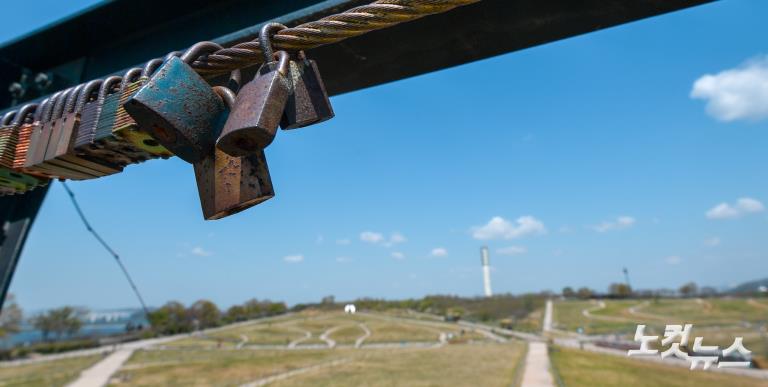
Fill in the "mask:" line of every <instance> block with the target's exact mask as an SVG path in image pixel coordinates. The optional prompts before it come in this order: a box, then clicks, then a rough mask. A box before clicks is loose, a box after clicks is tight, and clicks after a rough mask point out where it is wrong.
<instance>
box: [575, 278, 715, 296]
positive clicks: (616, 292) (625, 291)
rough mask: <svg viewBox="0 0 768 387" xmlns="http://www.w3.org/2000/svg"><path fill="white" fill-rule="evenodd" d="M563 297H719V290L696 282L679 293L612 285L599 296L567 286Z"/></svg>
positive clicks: (681, 288) (591, 291)
mask: <svg viewBox="0 0 768 387" xmlns="http://www.w3.org/2000/svg"><path fill="white" fill-rule="evenodd" d="M561 294H562V296H563V297H565V298H579V299H589V298H592V297H596V296H600V297H611V298H628V297H645V298H654V297H656V298H658V297H667V296H681V297H713V296H717V295H718V291H717V289H715V288H713V287H709V286H704V287H701V288H699V286H698V285H696V283H695V282H687V283H685V284H683V285H682V286H680V288H678V289H677V291H674V290H669V289H659V290H639V291H636V290H633V289H632V288H631V287H630V286H629V285H627V284H625V283H612V284H610V285H609V286H608V292H607V293H604V294H598V293H597V292H595V291H593V290H592V289H589V288H587V287H581V288H579V289H578V290H574V289H573V288H572V287H570V286H566V287H564V288H563V290H562V293H561Z"/></svg>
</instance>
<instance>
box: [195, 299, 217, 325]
mask: <svg viewBox="0 0 768 387" xmlns="http://www.w3.org/2000/svg"><path fill="white" fill-rule="evenodd" d="M189 315H190V316H191V317H192V318H193V319H195V320H197V322H198V324H199V327H200V328H210V327H215V326H218V325H219V322H220V320H221V312H220V311H219V308H218V307H217V306H216V304H214V303H213V302H211V301H208V300H199V301H197V302H195V303H194V304H192V306H190V307H189Z"/></svg>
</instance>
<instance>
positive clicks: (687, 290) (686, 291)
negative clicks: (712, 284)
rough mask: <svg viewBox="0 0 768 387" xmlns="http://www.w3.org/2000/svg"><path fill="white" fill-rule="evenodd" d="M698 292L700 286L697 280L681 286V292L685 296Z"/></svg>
mask: <svg viewBox="0 0 768 387" xmlns="http://www.w3.org/2000/svg"><path fill="white" fill-rule="evenodd" d="M698 292H699V287H698V286H696V283H695V282H688V283H686V284H684V285H683V286H681V287H680V294H682V295H683V297H691V296H694V295H696V293H698Z"/></svg>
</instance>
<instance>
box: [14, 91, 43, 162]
mask: <svg viewBox="0 0 768 387" xmlns="http://www.w3.org/2000/svg"><path fill="white" fill-rule="evenodd" d="M48 101H49V99H48V98H46V99H45V100H43V102H42V103H41V104H40V105H38V104H36V103H30V104H26V105H24V106H22V107H21V109H19V112H18V113H16V117H14V119H13V125H14V126H15V127H17V128H18V129H17V130H18V132H19V136H18V139H17V141H16V150H15V152H14V155H13V168H14V169H16V170H20V169H22V168H24V164H26V161H27V152H28V151H29V142H30V140H31V136H32V130H33V129H34V128H35V123H36V122H38V120H39V117H40V115H41V112H42V110H43V106H45V105H46V104H47V103H48Z"/></svg>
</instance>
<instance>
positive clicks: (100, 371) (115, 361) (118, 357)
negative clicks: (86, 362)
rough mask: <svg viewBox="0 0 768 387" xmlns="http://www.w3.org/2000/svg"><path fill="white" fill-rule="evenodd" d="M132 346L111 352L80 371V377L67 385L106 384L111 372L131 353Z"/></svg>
mask: <svg viewBox="0 0 768 387" xmlns="http://www.w3.org/2000/svg"><path fill="white" fill-rule="evenodd" d="M133 351H134V350H133V349H132V348H123V349H120V350H118V351H115V352H112V354H111V355H109V356H107V357H105V358H104V360H102V361H100V362H98V363H96V364H94V365H93V366H91V368H88V369H87V370H85V371H83V372H82V373H80V377H79V378H77V380H75V381H74V382H72V383H70V384H68V385H67V387H102V386H106V385H107V383H108V382H109V378H110V377H112V374H114V373H115V372H117V370H119V369H120V367H122V366H123V363H125V362H126V360H128V358H129V357H131V355H132V354H133Z"/></svg>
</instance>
